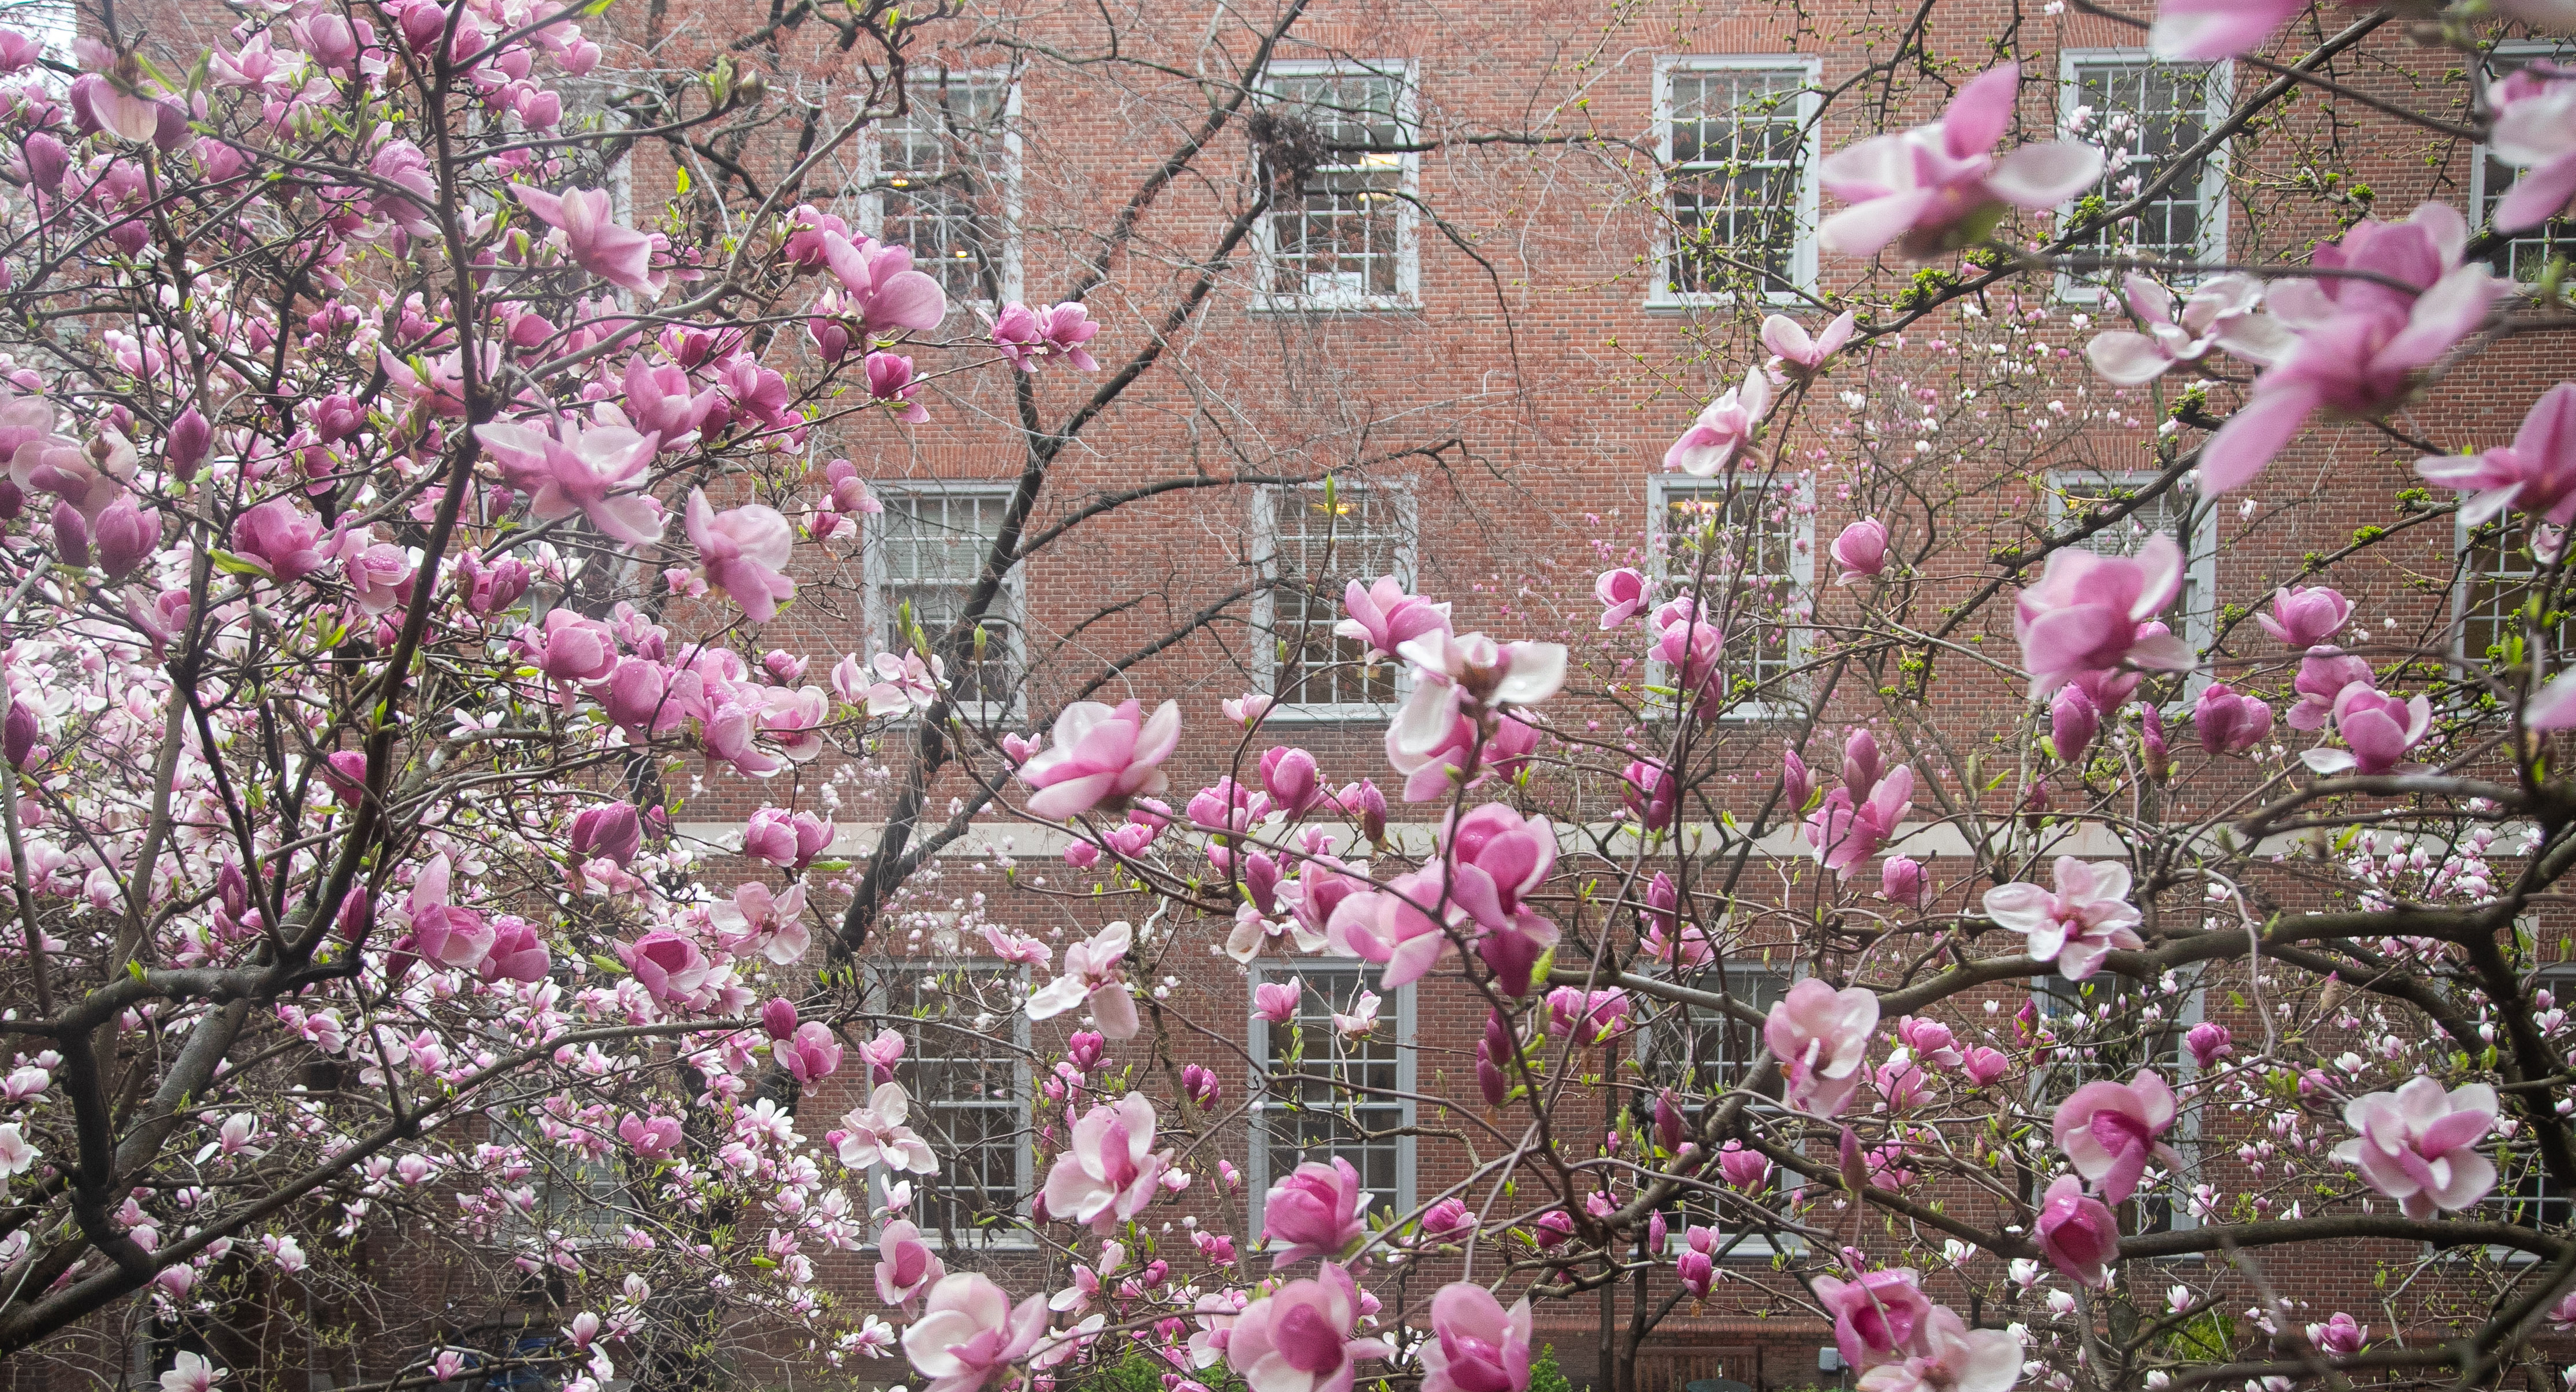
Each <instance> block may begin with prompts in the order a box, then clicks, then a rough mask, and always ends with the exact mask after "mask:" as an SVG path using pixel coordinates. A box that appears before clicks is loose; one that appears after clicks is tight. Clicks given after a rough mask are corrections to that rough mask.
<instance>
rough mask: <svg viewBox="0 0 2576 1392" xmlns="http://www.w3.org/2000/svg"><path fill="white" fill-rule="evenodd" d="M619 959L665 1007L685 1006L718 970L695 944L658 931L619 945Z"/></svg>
mask: <svg viewBox="0 0 2576 1392" xmlns="http://www.w3.org/2000/svg"><path fill="white" fill-rule="evenodd" d="M617 956H618V959H619V960H621V961H623V962H624V963H626V968H627V970H629V971H631V972H633V973H635V980H636V981H637V982H639V983H640V984H642V986H643V987H644V989H645V991H646V992H647V993H649V994H650V995H651V996H652V997H653V999H655V1000H657V1001H661V1002H663V1003H664V1004H666V1005H676V1004H682V1003H685V1002H686V1001H687V1000H688V999H689V998H690V997H692V996H694V995H695V994H697V990H698V988H699V987H700V986H703V985H705V984H706V980H707V978H708V977H709V976H710V975H712V974H713V973H714V971H715V965H714V964H713V963H711V962H709V961H708V960H707V955H706V953H704V952H703V951H700V950H699V948H698V945H697V944H696V943H695V942H693V941H691V940H689V939H687V938H684V937H682V936H680V935H679V934H677V933H671V932H664V931H659V930H656V931H654V932H650V933H647V934H645V935H644V936H642V937H640V938H637V939H636V940H635V941H634V942H632V943H625V942H621V943H619V944H617Z"/></svg>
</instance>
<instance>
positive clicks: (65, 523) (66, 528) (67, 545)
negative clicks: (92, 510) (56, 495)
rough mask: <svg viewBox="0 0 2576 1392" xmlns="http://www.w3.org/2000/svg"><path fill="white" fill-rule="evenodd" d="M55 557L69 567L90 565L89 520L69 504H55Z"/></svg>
mask: <svg viewBox="0 0 2576 1392" xmlns="http://www.w3.org/2000/svg"><path fill="white" fill-rule="evenodd" d="M53 522H54V555H55V556H56V557H58V558H59V559H60V560H61V561H62V563H63V564H64V565H67V566H86V565H88V564H89V519H88V518H86V517H83V516H81V515H80V509H79V508H76V507H73V506H72V505H71V504H70V503H68V502H58V503H56V504H54V513H53Z"/></svg>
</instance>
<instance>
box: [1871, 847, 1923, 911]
mask: <svg viewBox="0 0 2576 1392" xmlns="http://www.w3.org/2000/svg"><path fill="white" fill-rule="evenodd" d="M1930 889H1931V877H1930V876H1929V875H1927V874H1926V873H1925V872H1924V869H1923V862H1921V861H1919V860H1913V859H1910V858H1908V857H1905V856H1889V857H1888V858H1887V861H1886V863H1885V864H1882V865H1880V866H1879V867H1878V892H1879V893H1880V894H1881V895H1883V896H1885V898H1886V899H1887V901H1888V902H1889V903H1892V904H1902V905H1904V906H1905V907H1907V908H1909V909H1919V908H1921V907H1923V896H1924V895H1925V894H1926V893H1927V892H1928V891H1929V890H1930Z"/></svg>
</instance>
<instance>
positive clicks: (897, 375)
mask: <svg viewBox="0 0 2576 1392" xmlns="http://www.w3.org/2000/svg"><path fill="white" fill-rule="evenodd" d="M867 374H868V395H869V396H871V397H873V398H875V399H876V400H878V401H881V402H884V403H885V405H886V407H887V409H888V410H890V411H892V412H893V413H894V418H895V419H896V420H899V421H902V422H903V423H904V424H906V425H919V424H921V423H922V422H923V421H926V420H928V419H930V409H929V408H928V407H926V406H923V405H922V404H921V403H920V402H918V401H915V400H913V398H914V397H916V396H919V395H920V394H921V388H922V386H923V385H924V384H923V383H922V381H921V380H920V379H919V378H917V377H915V376H913V375H912V359H910V358H907V357H901V356H899V355H897V354H894V353H870V354H868V360H867Z"/></svg>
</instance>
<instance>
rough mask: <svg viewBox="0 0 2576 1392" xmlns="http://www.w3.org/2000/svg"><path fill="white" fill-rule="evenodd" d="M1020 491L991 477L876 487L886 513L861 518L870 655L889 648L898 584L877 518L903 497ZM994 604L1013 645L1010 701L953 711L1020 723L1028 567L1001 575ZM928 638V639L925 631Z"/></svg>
mask: <svg viewBox="0 0 2576 1392" xmlns="http://www.w3.org/2000/svg"><path fill="white" fill-rule="evenodd" d="M1018 487H1019V484H1018V481H1017V480H992V479H945V480H943V479H924V480H917V481H916V480H906V481H900V482H893V483H881V484H878V485H875V492H876V498H877V501H879V502H881V503H883V504H885V511H884V512H882V513H877V514H874V515H872V516H870V517H867V518H864V519H862V521H861V525H860V533H861V547H862V551H863V555H864V564H863V566H862V571H863V574H864V576H865V580H864V585H865V590H866V593H865V595H864V598H863V603H862V605H861V608H862V611H863V613H864V617H865V621H866V623H867V626H868V628H867V634H866V638H867V648H868V651H869V652H870V654H871V655H873V654H875V653H877V652H882V651H884V650H885V649H884V648H883V647H882V646H880V645H881V644H882V643H883V642H884V640H885V637H886V635H887V633H888V631H889V630H890V629H891V628H892V626H893V624H894V618H895V610H894V604H893V603H892V601H890V600H889V599H888V597H887V590H888V589H889V588H890V587H892V586H894V585H895V584H897V583H898V581H897V580H896V579H895V577H893V576H892V575H890V574H889V573H888V571H887V557H886V552H887V550H888V549H889V548H888V547H887V546H885V545H882V544H880V543H881V542H883V541H884V540H885V531H884V528H885V527H886V526H887V525H888V524H886V523H885V522H883V521H881V520H879V519H881V518H884V517H887V516H890V515H892V514H893V513H894V512H895V508H896V504H897V503H899V502H901V501H903V500H905V499H910V498H920V497H930V496H944V497H952V498H953V497H970V498H1008V497H1009V496H1010V495H1011V493H1012V492H1013V491H1014V490H1015V489H1017V488H1018ZM996 600H997V602H996V605H995V609H996V610H997V612H996V613H995V614H994V615H993V616H992V617H993V619H994V621H997V622H998V623H999V624H1000V625H1001V630H1002V632H1003V633H1004V634H1005V635H1006V636H1007V638H1008V640H1009V642H1010V644H1011V651H1010V654H1009V657H1008V659H1007V660H1008V662H1009V664H1010V668H1011V672H1012V677H1013V680H1012V684H1011V699H1010V701H1009V703H1008V704H1007V705H1006V704H1005V703H1003V702H999V701H959V702H957V703H956V705H955V708H956V710H957V711H958V712H959V713H960V714H962V715H964V716H965V717H967V719H969V720H971V721H975V722H978V723H982V722H988V721H994V720H1017V719H1019V718H1020V717H1021V716H1023V715H1024V714H1026V713H1027V709H1028V680H1027V676H1028V664H1029V652H1028V646H1029V645H1028V616H1029V593H1028V567H1027V566H1026V565H1014V566H1012V567H1011V573H1010V574H1008V575H1006V576H1004V577H1002V591H1001V594H1000V595H998V596H996ZM919 618H920V616H919V615H915V616H914V621H915V622H919ZM925 636H929V635H927V634H926V633H925ZM898 656H900V654H898ZM952 680H953V675H952Z"/></svg>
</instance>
